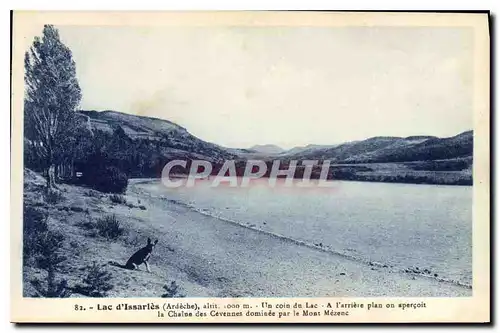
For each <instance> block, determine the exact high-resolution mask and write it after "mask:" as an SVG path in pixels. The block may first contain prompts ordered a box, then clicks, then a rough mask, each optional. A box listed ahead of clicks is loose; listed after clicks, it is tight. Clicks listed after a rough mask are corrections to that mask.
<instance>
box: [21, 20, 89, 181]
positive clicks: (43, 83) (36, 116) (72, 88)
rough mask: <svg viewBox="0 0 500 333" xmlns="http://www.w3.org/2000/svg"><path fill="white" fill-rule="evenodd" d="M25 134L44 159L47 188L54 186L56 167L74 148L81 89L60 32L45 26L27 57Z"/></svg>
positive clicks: (50, 26) (25, 58) (73, 64)
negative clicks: (73, 140) (73, 135)
mask: <svg viewBox="0 0 500 333" xmlns="http://www.w3.org/2000/svg"><path fill="white" fill-rule="evenodd" d="M24 67H25V75H24V81H25V99H24V122H25V137H26V138H27V139H28V140H29V141H30V143H31V145H32V146H33V148H34V151H35V152H36V153H37V154H38V155H39V157H41V160H43V161H44V169H45V171H46V176H47V188H48V189H49V190H50V189H51V188H52V187H54V186H55V182H56V177H55V166H56V163H57V162H58V161H60V160H61V159H62V158H63V156H65V155H67V151H68V150H71V147H70V146H71V143H70V142H71V140H70V138H71V137H72V134H73V133H74V130H75V128H76V127H78V125H79V124H78V121H77V119H76V118H77V117H76V112H75V110H76V107H77V106H78V104H79V103H80V100H81V90H80V86H79V84H78V80H77V78H76V67H75V62H74V61H73V57H72V54H71V50H70V49H69V48H68V47H67V46H66V45H64V44H63V43H62V42H61V39H60V37H59V32H58V30H57V29H56V28H54V26H52V25H45V26H44V28H43V36H42V38H40V37H35V39H34V41H33V45H32V46H31V48H30V50H29V51H28V52H26V54H25V57H24Z"/></svg>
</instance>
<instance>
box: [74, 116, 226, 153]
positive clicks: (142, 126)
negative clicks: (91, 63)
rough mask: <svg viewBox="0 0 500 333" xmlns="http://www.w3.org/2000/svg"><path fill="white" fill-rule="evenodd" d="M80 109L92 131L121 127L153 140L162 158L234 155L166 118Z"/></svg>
mask: <svg viewBox="0 0 500 333" xmlns="http://www.w3.org/2000/svg"><path fill="white" fill-rule="evenodd" d="M79 113H80V114H81V115H82V116H83V117H85V118H86V122H87V124H88V127H89V128H90V129H91V131H92V132H96V131H99V132H103V133H106V134H108V135H110V134H113V133H114V131H115V130H116V129H117V128H118V127H120V128H121V129H123V131H124V133H125V135H126V136H127V137H128V138H130V139H131V140H133V141H135V142H138V141H142V142H143V143H144V142H146V143H151V144H153V145H154V146H155V150H156V151H157V152H158V155H159V156H160V157H162V158H164V159H204V160H207V161H212V162H216V161H217V162H220V161H223V160H225V159H230V158H233V157H234V154H233V153H232V152H230V151H228V150H226V149H225V148H223V147H220V146H218V145H216V144H213V143H209V142H206V141H203V140H201V139H199V138H197V137H195V136H193V135H192V134H190V133H189V132H188V131H187V130H186V129H185V128H184V127H182V126H179V125H177V124H175V123H172V122H170V121H168V120H164V119H158V118H152V117H143V116H135V115H131V114H127V113H121V112H117V111H109V110H108V111H79ZM143 146H144V144H143ZM146 146H147V145H146Z"/></svg>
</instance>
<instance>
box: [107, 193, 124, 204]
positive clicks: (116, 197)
mask: <svg viewBox="0 0 500 333" xmlns="http://www.w3.org/2000/svg"><path fill="white" fill-rule="evenodd" d="M109 200H111V202H113V203H116V204H122V205H125V204H127V200H126V199H125V197H124V196H123V195H120V194H113V195H111V196H110V197H109Z"/></svg>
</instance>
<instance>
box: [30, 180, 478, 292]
mask: <svg viewBox="0 0 500 333" xmlns="http://www.w3.org/2000/svg"><path fill="white" fill-rule="evenodd" d="M31 177H39V176H31ZM25 181H26V177H25ZM37 181H38V182H39V183H38V184H39V185H35V182H34V181H33V182H31V183H30V184H29V185H28V186H26V184H25V194H26V197H25V202H26V204H27V205H31V206H34V207H38V208H40V209H43V210H46V211H47V212H48V213H49V215H50V219H49V227H50V228H51V229H53V230H59V231H63V232H64V236H65V242H64V252H65V255H67V256H68V257H69V258H71V261H70V262H68V263H67V264H65V265H63V267H62V268H61V269H60V270H59V271H58V273H57V279H65V280H67V281H68V283H69V285H70V286H77V285H78V283H81V281H82V279H83V278H84V277H85V275H86V274H87V273H86V272H87V270H86V267H88V265H90V264H92V262H97V263H100V264H103V265H104V266H105V269H106V270H108V271H109V272H110V273H111V274H112V279H111V283H112V284H113V289H112V290H111V291H110V292H109V294H108V296H107V297H160V296H161V295H162V294H163V293H164V292H165V290H164V286H165V285H167V284H169V283H170V282H172V281H175V282H176V283H177V284H178V285H179V286H180V290H181V293H182V294H183V295H185V296H186V297H328V296H334V297H344V296H345V297H368V296H372V297H374V296H378V297H426V296H442V297H467V296H470V295H472V289H470V288H467V287H463V286H459V285H455V284H451V283H447V282H440V281H438V280H435V279H429V278H426V277H424V276H421V275H412V274H408V273H401V272H397V271H396V272H389V271H388V270H387V269H386V268H384V267H380V266H377V265H372V266H371V265H369V264H365V263H360V262H357V261H354V260H351V259H349V258H346V257H342V256H341V255H335V254H333V253H329V252H327V251H321V250H320V249H318V248H313V247H309V246H304V245H301V244H297V243H296V242H293V241H290V240H289V239H284V238H280V237H277V236H276V235H270V234H269V233H265V232H261V231H258V230H256V229H255V228H248V227H245V226H242V225H241V224H237V223H228V222H223V221H221V219H219V218H216V217H213V216H209V215H205V214H202V213H200V212H197V211H193V210H192V209H190V208H188V207H185V206H183V205H180V204H176V203H174V202H173V201H172V200H170V201H169V200H168V199H167V200H166V199H165V198H159V197H155V196H154V195H153V193H151V192H148V191H145V190H144V189H141V186H140V184H144V183H146V184H147V183H151V182H154V181H157V179H132V180H131V182H130V185H129V188H128V191H127V193H126V194H125V195H123V197H124V198H125V199H126V202H127V203H126V204H121V203H113V202H112V200H111V199H110V197H111V196H110V195H108V194H104V193H100V192H97V193H94V194H92V195H90V194H89V192H90V191H89V189H88V188H84V187H78V186H74V185H62V186H61V187H62V188H63V190H64V191H63V193H64V200H63V201H62V202H60V203H58V204H56V205H48V204H44V203H43V201H40V200H41V197H40V195H39V191H41V190H42V188H43V184H44V182H43V178H41V177H39V178H38V180H37ZM136 203H137V205H136ZM138 205H143V206H144V207H145V209H142V208H141V209H139V206H138ZM110 215H114V216H116V218H117V219H118V220H119V221H120V223H121V225H122V227H123V228H124V229H125V230H126V233H125V234H124V235H123V236H120V237H119V238H118V239H115V240H108V239H105V238H103V237H101V236H99V235H95V234H92V233H91V232H90V230H88V229H84V228H82V226H83V225H84V224H83V222H85V221H96V220H97V219H99V218H102V217H104V216H110ZM148 237H151V238H152V239H158V240H159V242H158V244H157V246H156V247H155V250H154V252H153V255H152V257H151V260H150V261H149V264H150V266H151V270H152V273H148V272H146V270H145V267H144V266H142V267H140V270H137V271H131V270H126V269H122V268H120V267H117V266H114V265H111V264H110V262H117V263H125V262H126V261H127V259H128V258H129V257H130V255H131V254H132V253H134V252H135V251H136V250H137V249H138V248H140V247H142V246H144V245H145V242H146V239H147V238H148ZM23 270H24V278H23V281H24V283H23V285H24V287H23V289H24V291H23V293H24V295H25V297H30V295H31V294H32V292H33V289H32V287H31V283H30V282H31V281H32V280H33V279H34V278H40V279H44V278H45V277H46V276H47V275H46V274H47V273H46V271H45V270H43V269H40V268H36V267H33V266H24V269H23ZM72 297H84V296H82V295H79V294H78V293H77V294H74V295H73V296H72Z"/></svg>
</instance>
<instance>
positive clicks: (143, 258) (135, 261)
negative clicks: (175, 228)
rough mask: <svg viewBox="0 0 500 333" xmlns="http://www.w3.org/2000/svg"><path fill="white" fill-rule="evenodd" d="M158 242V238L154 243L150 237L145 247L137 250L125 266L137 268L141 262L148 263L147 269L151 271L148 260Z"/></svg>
mask: <svg viewBox="0 0 500 333" xmlns="http://www.w3.org/2000/svg"><path fill="white" fill-rule="evenodd" d="M157 243H158V240H155V241H154V243H152V242H151V238H148V244H147V245H146V246H145V247H143V248H141V249H139V250H137V252H135V253H134V254H133V255H132V256H131V257H130V259H129V260H128V261H127V263H126V264H125V267H124V268H127V269H133V270H136V269H138V268H139V265H140V264H144V265H146V269H147V271H148V272H150V273H151V270H150V269H149V264H148V260H149V258H150V257H151V253H152V252H153V248H154V247H155V246H156V244H157Z"/></svg>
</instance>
